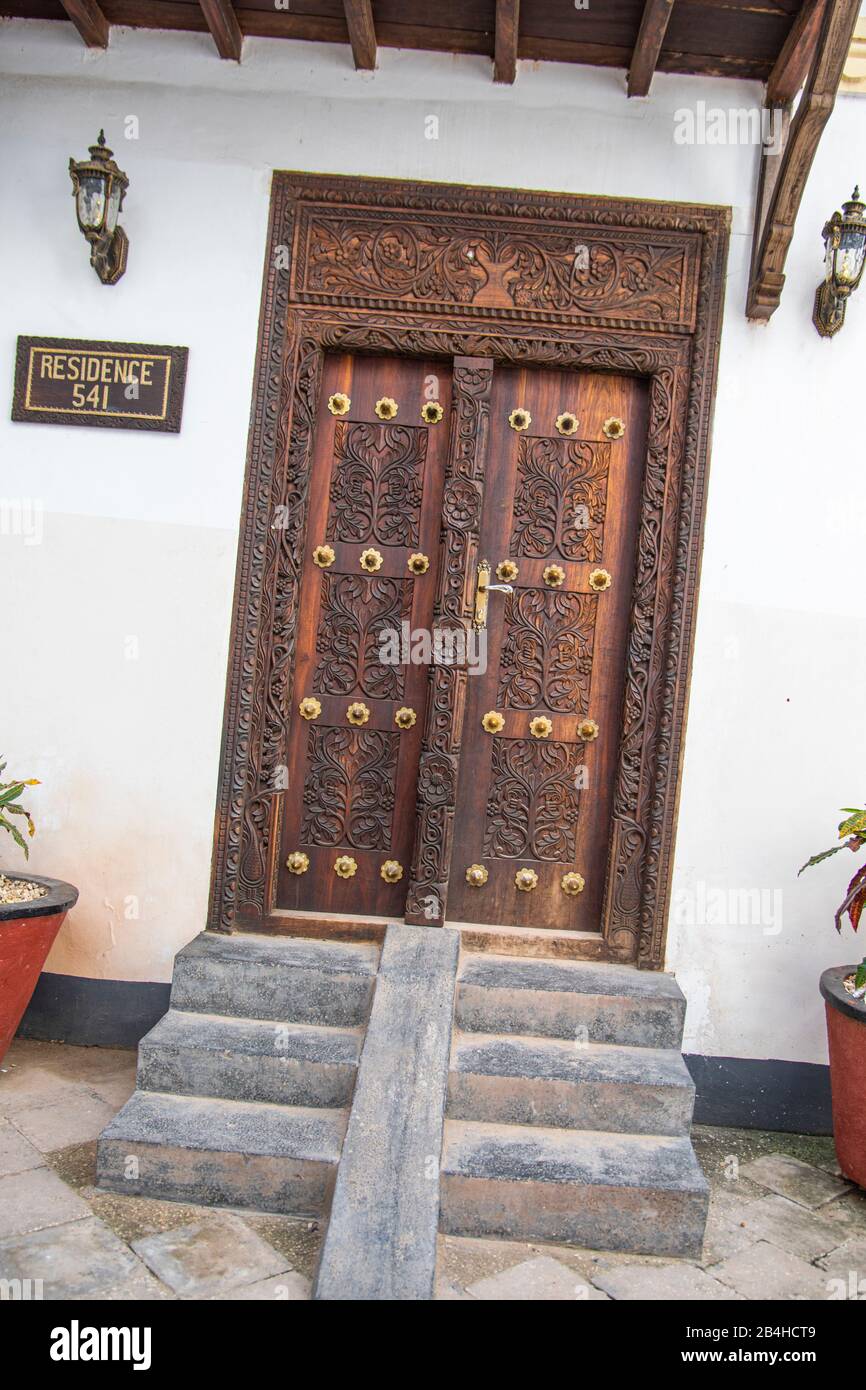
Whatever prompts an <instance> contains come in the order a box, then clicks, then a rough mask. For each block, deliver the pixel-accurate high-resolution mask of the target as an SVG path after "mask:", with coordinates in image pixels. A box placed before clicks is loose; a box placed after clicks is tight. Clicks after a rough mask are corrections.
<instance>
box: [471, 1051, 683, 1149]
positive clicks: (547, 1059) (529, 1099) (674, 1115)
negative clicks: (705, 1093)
mask: <svg viewBox="0 0 866 1390" xmlns="http://www.w3.org/2000/svg"><path fill="white" fill-rule="evenodd" d="M694 1098H695V1087H694V1083H693V1081H692V1079H691V1076H690V1075H689V1072H688V1068H687V1067H686V1064H685V1062H684V1061H683V1059H682V1056H681V1054H680V1053H679V1052H677V1051H673V1050H662V1049H659V1048H651V1047H623V1046H621V1045H619V1044H611V1043H586V1044H584V1045H582V1046H580V1045H577V1044H575V1043H574V1042H566V1041H564V1040H562V1039H559V1038H530V1037H513V1036H511V1035H509V1034H501V1033H500V1034H493V1033H460V1032H457V1033H455V1035H454V1039H453V1042H452V1048H451V1068H450V1072H449V1077H448V1111H447V1113H448V1115H449V1116H450V1117H451V1118H452V1119H457V1120H480V1121H485V1122H489V1123H494V1124H511V1125H544V1126H555V1127H557V1128H559V1127H564V1128H569V1129H582V1130H607V1131H616V1132H618V1133H627V1134H671V1135H677V1134H679V1135H687V1134H688V1132H689V1126H690V1124H691V1119H692V1110H693V1107H694Z"/></svg>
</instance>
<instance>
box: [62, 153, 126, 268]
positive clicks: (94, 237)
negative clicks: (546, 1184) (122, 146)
mask: <svg viewBox="0 0 866 1390" xmlns="http://www.w3.org/2000/svg"><path fill="white" fill-rule="evenodd" d="M111 156H112V151H111V150H110V149H109V148H108V146H107V145H106V143H105V131H104V130H101V131H100V132H99V139H98V141H97V143H96V144H95V145H91V146H90V158H89V159H81V160H78V161H76V160H74V159H70V161H69V177H70V178H71V179H72V185H73V188H72V192H73V196H74V198H75V211H76V213H77V215H78V225H79V227H80V228H81V230H82V232H83V233H84V235H85V236H86V237H87V240H88V241H89V242H90V264H91V265H92V266H93V269H94V270H95V271H96V273H97V275H98V276H99V278H100V280H101V281H102V283H103V285H116V284H117V282H118V280H119V279H120V277H121V275H122V274H123V272H124V271H125V270H126V257H127V255H128V253H129V238H128V237H127V235H126V232H125V231H124V230H123V228H122V227H118V225H117V218H118V214H119V213H120V209H121V207H122V206H123V196H124V194H125V193H126V190H127V188H128V187H129V179H128V178H127V177H126V174H124V172H123V170H122V169H119V168H118V167H117V165H116V164H115V162H114V160H113V159H112V157H111Z"/></svg>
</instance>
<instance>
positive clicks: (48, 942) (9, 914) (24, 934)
mask: <svg viewBox="0 0 866 1390" xmlns="http://www.w3.org/2000/svg"><path fill="white" fill-rule="evenodd" d="M6 876H7V878H24V879H26V880H27V881H28V883H42V884H44V885H45V887H46V888H47V889H48V892H47V893H46V895H45V897H44V898H36V899H35V900H34V901H33V902H30V903H3V904H0V1062H2V1061H3V1058H4V1057H5V1056H6V1051H7V1049H8V1047H9V1044H10V1043H11V1041H12V1039H13V1037H14V1036H15V1029H16V1028H17V1027H18V1024H19V1023H20V1022H21V1019H22V1017H23V1014H24V1010H25V1009H26V1008H27V1005H28V1004H29V1003H30V996H31V995H32V993H33V991H34V989H35V988H36V981H37V980H38V979H39V975H40V972H41V970H42V967H43V965H44V964H45V959H46V957H47V955H48V952H49V951H50V950H51V947H52V946H53V945H54V938H55V937H56V935H57V933H58V932H59V930H60V927H61V924H62V922H63V919H64V917H65V916H66V913H67V912H68V910H69V908H70V907H74V905H75V903H76V902H77V901H78V889H77V888H73V887H72V884H71V883H61V881H60V880H59V879H56V878H40V876H39V875H38V874H7V875H6Z"/></svg>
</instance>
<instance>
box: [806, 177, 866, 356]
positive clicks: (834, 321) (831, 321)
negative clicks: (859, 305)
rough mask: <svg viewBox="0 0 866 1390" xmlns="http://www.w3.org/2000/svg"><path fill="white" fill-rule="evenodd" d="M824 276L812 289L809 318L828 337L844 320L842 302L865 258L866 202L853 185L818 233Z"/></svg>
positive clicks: (857, 278)
mask: <svg viewBox="0 0 866 1390" xmlns="http://www.w3.org/2000/svg"><path fill="white" fill-rule="evenodd" d="M821 235H822V236H823V238H824V266H825V272H824V279H823V281H822V282H821V284H820V285H819V286H818V289H817V291H816V293H815V308H814V310H813V312H812V322H813V323H814V325H815V327H816V328H817V330H818V332H819V333H820V334H821V337H822V338H832V337H833V335H834V333H838V332H839V329H840V328H841V327H842V324H843V323H844V322H845V305H846V304H847V301H848V296H849V295H850V294H853V293H854V291H855V290H856V288H857V286H858V285H859V284H860V279H861V276H862V274H863V264H864V261H866V203H863V202H862V201H861V199H860V189H859V188H855V189H854V192H853V193H852V195H851V199H850V201H849V202H847V203H843V204H842V211H841V212H834V213H833V216H832V217H831V218H830V220H829V222H826V223H825V224H824V230H823V232H822V233H821Z"/></svg>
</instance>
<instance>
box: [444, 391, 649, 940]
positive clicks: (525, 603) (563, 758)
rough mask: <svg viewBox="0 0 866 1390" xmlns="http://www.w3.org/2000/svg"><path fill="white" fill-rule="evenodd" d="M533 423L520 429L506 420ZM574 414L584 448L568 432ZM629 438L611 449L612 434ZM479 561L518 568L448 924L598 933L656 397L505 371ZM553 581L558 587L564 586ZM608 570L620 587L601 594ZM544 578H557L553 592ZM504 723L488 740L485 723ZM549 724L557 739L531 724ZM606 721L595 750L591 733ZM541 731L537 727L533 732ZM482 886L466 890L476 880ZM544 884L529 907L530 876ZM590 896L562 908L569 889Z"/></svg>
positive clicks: (464, 770) (479, 706) (495, 661)
mask: <svg viewBox="0 0 866 1390" xmlns="http://www.w3.org/2000/svg"><path fill="white" fill-rule="evenodd" d="M516 408H522V409H523V410H525V411H528V413H529V415H530V416H531V423H530V424H529V426H528V427H527V428H526V429H525V430H522V431H517V430H515V429H513V428H512V427H511V426H510V424H509V416H510V415H511V412H512V411H513V410H515V409H516ZM569 412H570V413H573V414H574V415H576V416H577V419H578V422H579V424H578V428H577V430H576V431H575V433H574V434H573V435H565V434H562V433H560V432H559V431H558V429H557V426H556V420H557V418H558V417H559V416H561V415H563V414H565V413H569ZM614 417H615V418H618V419H620V420H622V422H623V424H624V426H625V433H624V434H623V436H622V437H621V438H620V439H616V438H608V437H607V436H606V434H605V430H604V425H605V422H606V421H608V420H610V419H611V418H614ZM490 419H491V424H490V461H489V464H488V484H487V490H486V493H485V505H484V511H483V515H482V522H481V540H480V553H481V556H482V557H483V558H487V559H489V560H490V563H491V565H492V567H493V570H494V573H493V575H492V576H491V577H492V580H493V582H499V581H498V580H497V577H496V574H495V570H496V567H497V565H499V564H500V562H502V561H507V560H510V561H512V562H513V563H514V564H516V565H517V567H518V573H517V577H516V578H515V579H514V580H513V589H514V592H513V593H511V594H501V593H496V592H491V593H490V595H489V600H488V620H487V668H486V671H485V672H484V674H478V675H476V676H474V677H470V679H469V681H468V692H467V712H466V722H465V726H464V738H463V754H462V762H461V773H460V784H459V789H458V796H457V812H456V820H455V845H456V846H458V849H457V850H456V851H455V855H454V861H453V865H452V875H451V882H450V886H449V895H448V917H449V919H450V920H452V921H466V922H480V923H493V924H501V925H514V926H530V927H551V928H559V929H571V930H581V931H600V929H601V920H600V919H601V910H602V901H603V894H604V878H605V867H606V859H607V851H608V846H609V838H610V820H611V812H612V803H613V790H614V776H615V766H616V758H617V753H618V741H619V736H620V730H621V711H622V698H623V687H624V678H625V661H626V643H627V639H628V622H629V609H630V600H631V588H632V580H633V573H634V560H635V545H636V537H637V521H638V507H639V502H640V493H641V484H642V469H643V457H644V450H645V433H646V390H645V388H644V386H643V385H642V384H641V383H640V382H639V381H637V380H634V379H631V378H625V377H614V376H607V375H601V374H594V373H593V374H590V373H580V374H578V373H564V372H553V371H531V370H520V369H514V368H509V369H502V370H497V371H496V373H495V375H494V383H493V390H492V394H491V409H490ZM550 567H557V568H558V569H559V571H561V573H562V578H561V582H560V583H558V584H556V585H551V583H549V582H548V580H549V579H556V578H558V576H557V575H556V573H555V572H554V573H552V574H551V573H550V572H549V571H550ZM596 569H604V570H607V571H608V572H609V573H610V574H611V576H612V583H611V585H610V587H609V588H608V589H606V590H604V591H602V592H594V591H593V589H592V587H591V585H590V575H591V574H592V573H593V571H594V570H596ZM545 570H548V576H547V579H546V578H545ZM488 712H495V713H496V714H498V715H499V716H501V719H502V721H503V723H502V727H501V729H500V730H499V731H497V732H495V733H488V732H486V731H485V730H484V728H483V726H482V719H483V717H484V715H485V714H486V713H488ZM539 717H542V718H543V719H546V720H549V721H550V725H551V727H550V729H549V731H548V732H547V735H546V737H536V736H534V735H533V732H532V729H531V727H530V726H531V724H532V721H533V720H536V719H538V718H539ZM587 718H589V719H591V720H593V721H595V723H596V724H597V726H598V734H597V737H595V738H588V737H586V736H585V733H586V731H583V732H581V730H580V728H579V726H580V725H581V723H582V721H584V720H586V719H587ZM536 727H537V726H536ZM472 864H477V865H480V866H481V867H482V869H484V870H486V874H487V877H486V882H484V883H483V884H482V885H481V886H472V885H470V884H469V883H468V882H467V880H466V877H465V874H466V870H467V868H468V867H469V866H470V865H472ZM521 869H529V870H532V871H533V872H534V873H535V874H536V875H537V885H536V886H535V887H533V888H531V889H530V890H529V891H521V890H520V889H519V888H518V887H517V886H516V883H515V875H516V873H517V872H518V870H521ZM569 872H576V873H578V874H580V875H581V877H582V878H583V879H584V881H585V887H584V889H583V891H582V892H580V893H579V894H577V895H576V896H570V895H568V894H566V893H565V892H564V891H563V889H562V886H561V882H562V878H563V876H564V874H566V873H569Z"/></svg>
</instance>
